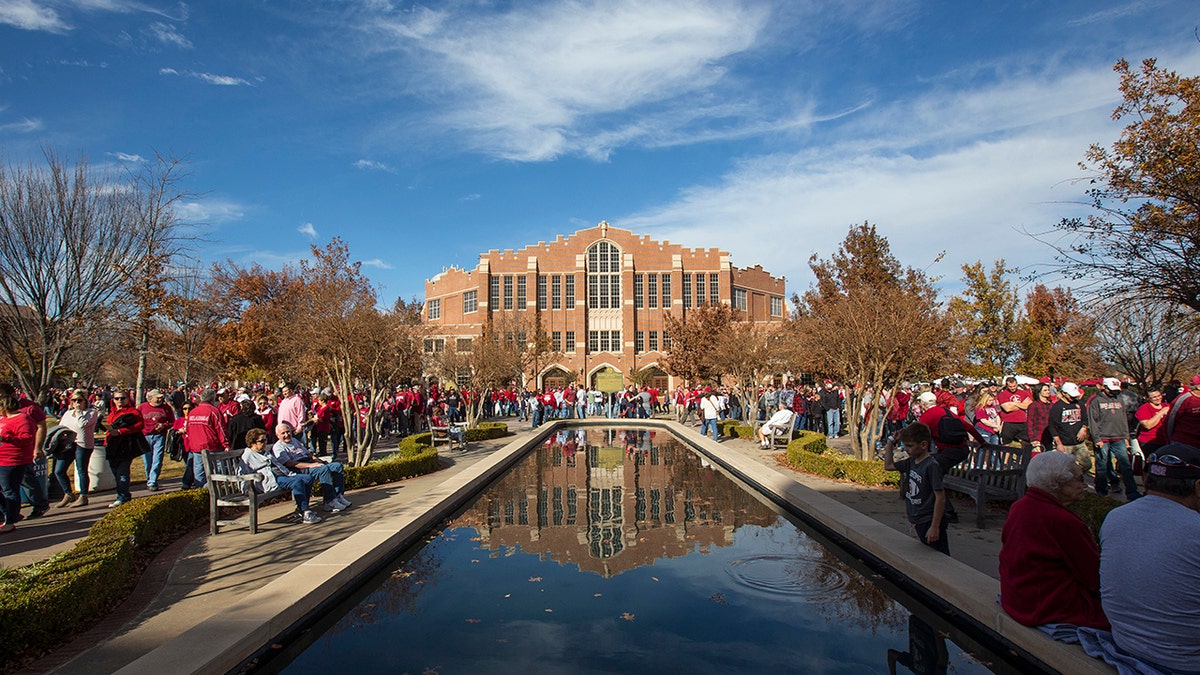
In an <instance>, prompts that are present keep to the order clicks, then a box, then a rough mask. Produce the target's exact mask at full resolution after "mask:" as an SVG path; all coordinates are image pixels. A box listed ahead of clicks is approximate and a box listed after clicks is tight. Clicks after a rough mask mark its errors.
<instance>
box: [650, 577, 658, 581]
mask: <svg viewBox="0 0 1200 675" xmlns="http://www.w3.org/2000/svg"><path fill="white" fill-rule="evenodd" d="M650 578H651V579H653V580H655V581H658V577H650Z"/></svg>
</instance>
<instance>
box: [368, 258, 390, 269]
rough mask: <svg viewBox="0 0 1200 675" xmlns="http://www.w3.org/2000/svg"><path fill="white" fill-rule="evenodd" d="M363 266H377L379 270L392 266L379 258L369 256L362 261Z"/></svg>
mask: <svg viewBox="0 0 1200 675" xmlns="http://www.w3.org/2000/svg"><path fill="white" fill-rule="evenodd" d="M362 264H363V267H378V268H379V269H381V270H390V269H392V266H391V265H389V264H387V263H385V262H384V261H382V260H380V259H379V258H371V259H370V260H364V261H362Z"/></svg>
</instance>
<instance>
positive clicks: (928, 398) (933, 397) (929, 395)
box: [917, 391, 937, 405]
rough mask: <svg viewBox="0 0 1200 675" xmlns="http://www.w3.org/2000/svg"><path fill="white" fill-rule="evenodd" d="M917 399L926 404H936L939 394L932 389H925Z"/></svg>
mask: <svg viewBox="0 0 1200 675" xmlns="http://www.w3.org/2000/svg"><path fill="white" fill-rule="evenodd" d="M917 400H918V401H920V402H921V403H924V404H925V405H936V404H937V394H934V393H933V392H932V391H923V392H921V395H920V396H918V397H917Z"/></svg>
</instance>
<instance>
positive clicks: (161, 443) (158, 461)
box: [142, 434, 167, 487]
mask: <svg viewBox="0 0 1200 675" xmlns="http://www.w3.org/2000/svg"><path fill="white" fill-rule="evenodd" d="M166 441H167V435H166V434H146V443H148V444H149V445H150V452H147V453H146V454H144V455H142V461H143V462H145V463H146V487H154V486H155V485H158V474H160V473H162V465H163V454H164V449H165V448H166Z"/></svg>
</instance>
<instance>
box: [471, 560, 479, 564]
mask: <svg viewBox="0 0 1200 675" xmlns="http://www.w3.org/2000/svg"><path fill="white" fill-rule="evenodd" d="M471 562H473V563H478V562H479V561H478V560H472V561H471Z"/></svg>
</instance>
